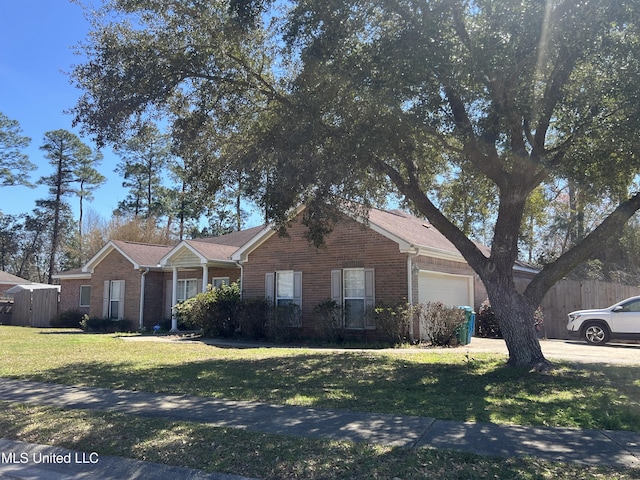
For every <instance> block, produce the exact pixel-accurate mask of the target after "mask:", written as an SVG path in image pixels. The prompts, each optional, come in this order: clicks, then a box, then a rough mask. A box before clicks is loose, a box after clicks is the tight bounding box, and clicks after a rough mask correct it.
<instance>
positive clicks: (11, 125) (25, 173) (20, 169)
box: [0, 112, 36, 187]
mask: <svg viewBox="0 0 640 480" xmlns="http://www.w3.org/2000/svg"><path fill="white" fill-rule="evenodd" d="M29 143H31V139H30V138H29V137H25V136H23V135H22V129H21V128H20V124H19V123H18V122H17V121H16V120H11V119H9V118H8V117H7V116H6V115H4V114H3V113H2V112H0V186H3V187H6V186H12V185H30V182H29V172H31V171H32V170H35V168H36V166H35V165H34V164H33V163H32V162H30V161H29V157H28V156H27V155H26V154H25V153H23V152H22V149H24V148H26V147H28V146H29Z"/></svg>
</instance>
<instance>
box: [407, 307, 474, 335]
mask: <svg viewBox="0 0 640 480" xmlns="http://www.w3.org/2000/svg"><path fill="white" fill-rule="evenodd" d="M412 311H413V315H414V316H417V317H418V318H419V320H420V332H421V338H420V340H421V341H423V342H426V343H429V344H431V345H436V346H448V345H456V344H457V343H458V342H457V338H456V330H457V329H458V328H459V327H460V326H461V325H462V324H463V323H464V322H465V321H466V316H465V312H464V310H462V309H461V308H458V307H447V306H446V305H444V304H442V303H440V302H430V303H426V304H420V305H414V306H413V308H412Z"/></svg>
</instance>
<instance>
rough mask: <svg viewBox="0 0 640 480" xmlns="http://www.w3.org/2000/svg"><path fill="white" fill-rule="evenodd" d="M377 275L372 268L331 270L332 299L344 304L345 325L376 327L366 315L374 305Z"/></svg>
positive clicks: (353, 327)
mask: <svg viewBox="0 0 640 480" xmlns="http://www.w3.org/2000/svg"><path fill="white" fill-rule="evenodd" d="M374 281H375V277H374V274H373V269H372V268H345V269H342V270H333V271H332V272H331V299H332V300H333V301H335V302H336V303H337V304H338V305H341V306H342V311H343V318H344V326H345V328H351V329H364V328H375V325H374V324H373V321H372V320H371V318H370V317H368V316H367V315H366V313H367V310H368V309H369V308H373V306H374V294H375V284H374Z"/></svg>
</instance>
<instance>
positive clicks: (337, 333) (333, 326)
mask: <svg viewBox="0 0 640 480" xmlns="http://www.w3.org/2000/svg"><path fill="white" fill-rule="evenodd" d="M313 318H314V319H315V321H314V325H315V328H316V335H317V336H318V337H319V338H321V339H323V340H328V341H329V342H336V343H342V342H343V341H344V339H345V332H344V324H343V322H342V306H340V305H338V303H337V302H336V301H334V300H331V299H327V300H324V301H322V302H320V303H319V304H318V305H316V306H315V307H313Z"/></svg>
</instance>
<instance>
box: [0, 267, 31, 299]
mask: <svg viewBox="0 0 640 480" xmlns="http://www.w3.org/2000/svg"><path fill="white" fill-rule="evenodd" d="M28 283H31V282H30V281H29V280H25V279H24V278H20V277H16V276H15V275H11V274H10V273H7V272H4V271H2V270H0V298H7V296H8V295H7V290H9V289H10V288H11V287H15V286H16V285H25V284H28Z"/></svg>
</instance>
